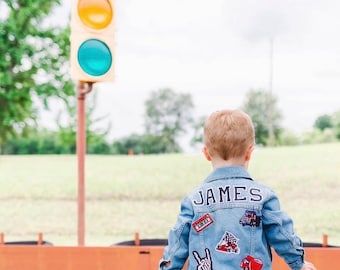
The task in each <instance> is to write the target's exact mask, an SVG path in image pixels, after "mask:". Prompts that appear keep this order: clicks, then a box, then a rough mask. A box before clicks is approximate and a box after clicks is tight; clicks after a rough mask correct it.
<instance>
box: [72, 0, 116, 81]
mask: <svg viewBox="0 0 340 270" xmlns="http://www.w3.org/2000/svg"><path fill="white" fill-rule="evenodd" d="M113 63H114V6H113V0H77V1H74V2H73V9H72V17H71V77H72V78H73V79H75V80H78V81H85V82H99V81H112V80H113V79H114V65H113Z"/></svg>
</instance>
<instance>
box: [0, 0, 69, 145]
mask: <svg viewBox="0 0 340 270" xmlns="http://www.w3.org/2000/svg"><path fill="white" fill-rule="evenodd" d="M58 5H60V0H25V1H23V0H0V6H1V13H2V17H1V18H0V82H1V85H0V108H1V110H0V130H1V133H0V151H1V146H2V145H3V144H4V143H5V141H6V140H7V139H9V138H10V137H11V136H13V135H15V134H16V133H17V132H20V131H21V130H22V129H23V128H24V127H25V126H26V125H31V126H34V125H36V122H35V120H36V118H37V109H36V108H35V105H36V104H35V103H34V102H33V100H34V99H37V98H38V100H40V101H41V102H42V103H43V104H44V106H45V108H48V107H49V103H50V101H51V99H54V98H57V99H63V100H64V101H67V100H68V98H69V97H70V96H74V86H73V83H72V82H71V81H70V79H69V75H68V64H69V60H68V59H69V52H70V42H69V28H61V27H49V26H48V23H47V21H48V14H50V13H51V11H52V10H53V8H55V7H56V6H58Z"/></svg>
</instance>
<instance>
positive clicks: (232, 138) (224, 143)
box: [204, 110, 255, 160]
mask: <svg viewBox="0 0 340 270" xmlns="http://www.w3.org/2000/svg"><path fill="white" fill-rule="evenodd" d="M204 144H205V146H206V148H207V150H208V152H209V154H210V155H211V156H212V157H214V156H219V157H220V158H222V159H224V160H228V159H230V158H238V157H242V155H244V154H245V153H246V151H247V149H248V148H249V147H250V146H252V145H254V144H255V131H254V125H253V122H252V120H251V119H250V117H249V116H248V115H247V114H246V113H244V112H243V111H241V110H221V111H217V112H214V113H212V114H211V115H210V116H209V118H208V119H207V121H206V122H205V125H204Z"/></svg>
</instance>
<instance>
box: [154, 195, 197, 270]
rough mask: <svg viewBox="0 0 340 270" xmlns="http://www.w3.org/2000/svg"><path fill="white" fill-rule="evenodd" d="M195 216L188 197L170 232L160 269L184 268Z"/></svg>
mask: <svg viewBox="0 0 340 270" xmlns="http://www.w3.org/2000/svg"><path fill="white" fill-rule="evenodd" d="M193 216H194V212H193V208H192V204H191V201H190V200H189V198H188V197H186V198H184V199H183V200H182V203H181V210H180V213H179V215H178V218H177V223H176V225H175V226H174V227H173V228H172V229H171V230H170V232H169V236H168V245H167V246H166V247H165V249H164V253H163V258H162V259H161V260H160V263H159V269H162V270H173V269H182V268H183V266H184V264H185V261H186V260H187V258H188V249H189V244H188V243H189V233H190V229H191V222H192V219H193Z"/></svg>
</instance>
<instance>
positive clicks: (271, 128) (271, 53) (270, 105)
mask: <svg viewBox="0 0 340 270" xmlns="http://www.w3.org/2000/svg"><path fill="white" fill-rule="evenodd" d="M269 47H270V48H269V95H268V132H269V143H268V144H269V146H274V144H275V136H274V126H273V118H274V117H273V61H274V39H273V37H270V39H269Z"/></svg>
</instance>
